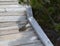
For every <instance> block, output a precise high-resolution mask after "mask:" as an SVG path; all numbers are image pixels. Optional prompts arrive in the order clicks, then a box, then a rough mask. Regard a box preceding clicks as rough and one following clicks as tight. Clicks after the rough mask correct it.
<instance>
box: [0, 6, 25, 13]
mask: <svg viewBox="0 0 60 46" xmlns="http://www.w3.org/2000/svg"><path fill="white" fill-rule="evenodd" d="M25 10H26V9H25V8H18V7H17V8H14V7H12V8H0V12H1V13H2V12H24V11H25Z"/></svg>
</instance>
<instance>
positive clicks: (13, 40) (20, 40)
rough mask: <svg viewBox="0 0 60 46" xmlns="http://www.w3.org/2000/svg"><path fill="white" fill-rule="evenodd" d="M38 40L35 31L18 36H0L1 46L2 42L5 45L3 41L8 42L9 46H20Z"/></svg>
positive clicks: (17, 34) (18, 34)
mask: <svg viewBox="0 0 60 46" xmlns="http://www.w3.org/2000/svg"><path fill="white" fill-rule="evenodd" d="M36 40H37V37H36V36H35V34H34V32H33V31H25V32H20V33H16V34H10V35H4V36H0V45H1V42H2V43H4V42H3V41H6V42H7V43H8V45H12V46H13V45H20V44H26V43H30V42H34V41H36Z"/></svg>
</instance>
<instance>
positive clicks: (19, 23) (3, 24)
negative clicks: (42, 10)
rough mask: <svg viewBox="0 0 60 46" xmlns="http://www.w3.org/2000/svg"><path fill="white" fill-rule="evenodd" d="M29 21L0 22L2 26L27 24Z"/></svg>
mask: <svg viewBox="0 0 60 46" xmlns="http://www.w3.org/2000/svg"><path fill="white" fill-rule="evenodd" d="M26 23H27V21H21V22H20V21H17V22H0V28H4V27H11V26H19V25H25V24H26Z"/></svg>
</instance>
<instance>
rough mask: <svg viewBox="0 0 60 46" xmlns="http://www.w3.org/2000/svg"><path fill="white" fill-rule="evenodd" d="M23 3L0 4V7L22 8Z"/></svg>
mask: <svg viewBox="0 0 60 46" xmlns="http://www.w3.org/2000/svg"><path fill="white" fill-rule="evenodd" d="M23 7H24V5H20V4H18V5H17V4H15V5H8V4H7V5H0V8H23Z"/></svg>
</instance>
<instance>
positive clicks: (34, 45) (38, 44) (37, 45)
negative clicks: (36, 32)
mask: <svg viewBox="0 0 60 46" xmlns="http://www.w3.org/2000/svg"><path fill="white" fill-rule="evenodd" d="M18 46H20V45H18ZM21 46H43V44H42V43H40V42H39V41H37V42H34V43H27V44H24V45H21Z"/></svg>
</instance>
